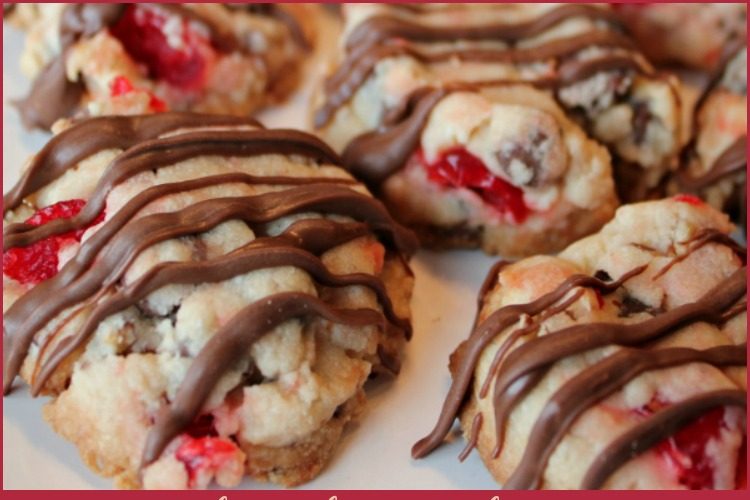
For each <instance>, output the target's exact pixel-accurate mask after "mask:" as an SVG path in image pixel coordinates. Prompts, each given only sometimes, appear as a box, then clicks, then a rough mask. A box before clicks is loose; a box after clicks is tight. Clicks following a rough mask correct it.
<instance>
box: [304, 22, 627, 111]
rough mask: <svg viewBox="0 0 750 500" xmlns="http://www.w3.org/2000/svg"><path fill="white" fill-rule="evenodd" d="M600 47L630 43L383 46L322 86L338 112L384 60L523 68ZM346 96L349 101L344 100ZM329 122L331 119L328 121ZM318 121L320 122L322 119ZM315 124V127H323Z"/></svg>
mask: <svg viewBox="0 0 750 500" xmlns="http://www.w3.org/2000/svg"><path fill="white" fill-rule="evenodd" d="M591 46H599V47H615V48H623V49H631V48H632V47H633V44H632V42H631V41H630V40H629V39H627V38H626V37H624V36H623V35H620V34H619V33H615V32H611V31H601V30H594V31H591V32H588V33H584V34H582V35H574V36H570V37H566V38H560V39H557V40H553V41H551V42H545V43H542V44H540V45H538V46H535V47H528V48H474V49H462V48H455V49H450V50H441V51H440V52H434V51H428V52H425V51H424V50H420V49H419V48H418V47H415V46H414V45H412V44H410V43H409V42H405V43H402V42H400V41H399V43H394V44H391V43H388V42H387V43H386V44H385V45H378V46H375V47H370V48H368V49H367V50H365V51H357V53H350V54H348V55H347V58H346V59H345V60H344V61H343V63H342V64H341V66H339V68H338V70H336V72H335V73H333V74H332V75H331V76H330V77H329V78H328V79H327V80H326V82H325V90H326V92H327V93H328V99H329V100H330V107H332V108H334V109H335V108H338V107H340V106H341V105H342V104H344V103H345V102H347V101H348V100H349V99H350V98H351V95H353V94H354V92H356V89H358V88H359V87H360V86H361V85H362V84H363V83H364V82H365V81H366V80H367V78H369V76H370V75H371V74H372V72H373V71H374V69H375V66H376V65H377V64H378V62H380V61H381V60H383V59H387V58H391V57H399V56H404V55H406V56H409V57H411V58H413V59H416V60H418V61H420V62H422V63H438V62H442V61H449V60H453V59H458V60H461V61H479V62H498V63H508V64H524V63H531V62H536V61H544V60H548V59H553V58H555V59H556V58H563V57H566V56H569V55H571V54H574V53H576V52H578V51H580V50H582V49H585V48H588V47H591ZM347 96H348V97H347ZM329 119H330V118H329ZM320 120H321V121H322V120H323V118H322V117H321V119H320ZM326 121H328V120H325V121H323V123H320V124H319V123H317V122H316V126H322V125H324V124H325V122H326Z"/></svg>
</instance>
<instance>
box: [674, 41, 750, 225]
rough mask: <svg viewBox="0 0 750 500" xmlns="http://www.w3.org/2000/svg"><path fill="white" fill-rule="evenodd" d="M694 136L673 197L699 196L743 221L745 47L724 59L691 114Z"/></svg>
mask: <svg viewBox="0 0 750 500" xmlns="http://www.w3.org/2000/svg"><path fill="white" fill-rule="evenodd" d="M694 125H695V137H694V139H693V141H692V142H691V143H690V144H689V145H688V146H687V150H686V153H685V155H684V158H685V162H684V165H683V166H682V168H681V169H680V170H679V171H678V172H677V173H676V174H675V176H674V178H673V179H672V181H671V182H670V185H669V190H670V191H671V192H673V193H674V192H680V191H682V192H691V193H696V194H699V195H700V196H701V197H703V198H704V199H705V200H706V201H708V202H709V203H710V204H711V205H712V206H714V207H716V208H718V209H719V210H724V211H727V212H729V213H730V214H732V217H733V218H734V219H735V220H738V221H740V220H741V221H744V219H745V201H744V198H745V186H746V184H747V181H746V177H747V176H746V173H745V170H746V166H747V159H746V154H745V152H746V149H747V148H746V144H747V47H744V46H741V47H737V49H736V50H735V53H734V54H733V55H730V56H729V57H727V58H726V60H725V62H724V66H723V67H721V68H719V71H718V72H717V73H716V76H715V78H714V81H713V82H712V84H711V85H710V86H709V88H708V89H706V91H705V92H704V95H703V96H702V98H701V99H700V101H699V106H698V107H697V109H696V110H695V116H694Z"/></svg>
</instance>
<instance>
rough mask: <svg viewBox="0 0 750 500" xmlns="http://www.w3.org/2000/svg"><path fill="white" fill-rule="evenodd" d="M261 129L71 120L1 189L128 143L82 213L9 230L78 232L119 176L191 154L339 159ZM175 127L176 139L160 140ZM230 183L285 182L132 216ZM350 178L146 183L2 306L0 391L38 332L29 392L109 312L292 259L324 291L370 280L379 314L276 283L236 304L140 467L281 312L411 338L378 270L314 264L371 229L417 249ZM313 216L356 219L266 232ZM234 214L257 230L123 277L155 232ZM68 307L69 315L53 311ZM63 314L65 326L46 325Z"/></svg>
mask: <svg viewBox="0 0 750 500" xmlns="http://www.w3.org/2000/svg"><path fill="white" fill-rule="evenodd" d="M258 127H259V126H258V124H257V123H255V122H254V121H252V120H247V119H239V118H223V117H214V116H201V115H194V114H184V113H166V114H163V115H153V116H144V117H127V118H126V117H104V118H97V119H93V120H90V121H86V122H82V123H79V124H77V125H75V126H74V127H72V128H71V129H69V130H67V131H66V132H64V133H62V134H60V135H59V136H57V137H55V138H54V139H53V140H52V141H51V142H50V144H48V146H47V147H46V148H45V149H44V150H42V152H40V154H39V155H38V156H37V158H35V160H34V161H33V162H32V164H31V168H30V169H29V171H28V172H27V174H26V175H25V176H24V178H23V179H22V180H21V182H19V185H17V186H16V188H14V189H13V190H12V191H11V193H9V195H8V196H6V200H9V201H10V206H11V207H14V206H15V205H17V204H20V203H21V202H22V201H23V199H24V198H25V197H27V196H28V195H30V194H33V193H34V192H36V191H37V190H38V189H40V188H41V187H43V186H45V185H46V184H48V183H49V182H51V181H53V180H55V179H57V178H59V177H60V176H61V175H62V174H63V173H65V172H66V171H67V170H68V169H70V168H73V167H74V166H75V165H76V164H77V163H78V162H80V161H82V160H84V159H86V158H88V157H90V156H92V155H94V154H96V153H97V152H99V151H103V150H107V149H113V148H117V149H123V150H124V151H123V152H122V153H120V154H119V155H118V156H117V157H116V158H115V159H114V160H113V161H112V162H111V163H110V164H109V165H108V166H107V168H106V170H105V171H104V173H103V174H102V177H101V179H100V181H99V182H98V184H97V186H96V188H95V190H94V192H93V194H92V195H91V197H90V199H89V200H88V202H87V204H86V207H85V208H84V210H82V211H81V212H80V213H79V215H78V216H76V217H73V218H70V219H64V220H63V219H60V220H57V221H52V222H50V223H48V224H45V225H43V226H39V227H28V226H25V225H23V224H20V225H18V224H17V225H13V226H11V227H10V228H9V231H7V232H6V235H4V239H5V240H6V242H9V243H10V244H11V246H22V245H28V244H30V243H32V242H35V241H39V240H40V239H43V238H46V237H48V236H51V235H55V234H60V233H64V232H67V231H70V230H71V229H74V228H82V227H86V225H87V224H88V223H89V222H90V221H91V220H93V219H94V218H95V217H96V216H97V214H98V213H99V212H100V211H101V210H103V209H104V207H105V204H106V199H107V195H108V194H109V193H110V192H111V190H112V189H113V188H114V187H115V186H117V185H118V184H120V183H122V182H124V181H126V180H127V179H129V178H132V177H133V176H134V175H137V174H138V173H139V172H143V171H146V170H155V169H158V168H162V167H167V166H172V165H175V164H179V162H182V161H185V160H188V159H191V158H196V157H212V156H224V157H250V156H258V155H264V154H283V155H293V156H294V157H298V158H301V160H299V161H301V162H309V164H310V165H311V166H313V165H315V164H336V163H337V162H338V161H337V156H336V154H335V153H333V152H332V151H331V150H330V149H329V148H328V147H327V146H326V145H325V144H323V143H322V142H320V141H319V140H317V139H315V138H314V137H312V136H309V135H307V134H304V133H301V132H296V131H292V130H265V129H263V128H258ZM204 128H205V129H204ZM169 132H171V133H173V134H172V135H168V136H167V137H163V136H164V135H165V134H167V133H169ZM98 133H100V134H101V135H97V134H98ZM228 184H248V185H259V186H263V185H266V186H277V187H281V188H283V189H280V190H272V191H267V192H263V191H261V192H260V194H255V195H251V196H233V197H224V198H209V199H207V200H204V201H198V202H195V203H193V204H191V205H189V206H187V207H185V208H182V209H179V210H177V211H174V212H166V213H153V214H150V215H144V216H140V217H139V216H138V214H139V213H141V211H142V210H143V209H144V208H145V207H146V206H148V205H149V204H151V203H152V202H154V201H157V200H159V199H161V198H164V197H166V196H169V195H173V194H177V193H184V192H189V191H194V190H198V189H202V188H206V187H211V186H219V185H228ZM355 186H356V181H354V180H353V179H351V178H334V177H327V176H326V177H323V176H321V177H290V176H255V175H250V174H247V173H243V172H234V173H224V174H218V175H207V176H205V177H199V178H194V179H189V180H185V181H178V182H171V183H165V184H157V185H154V186H152V187H150V188H147V189H145V190H143V191H141V192H140V193H138V194H137V195H135V196H134V197H133V198H131V199H129V200H128V201H127V202H126V203H125V204H124V205H123V206H122V207H121V208H120V209H119V210H118V211H117V212H115V213H112V214H108V218H107V219H106V221H105V222H104V223H102V224H101V225H100V226H98V227H97V228H96V229H95V230H94V231H93V233H92V234H91V236H90V237H89V238H87V239H85V240H84V242H83V243H82V244H81V246H80V248H79V249H78V252H77V254H76V255H75V257H74V258H73V259H71V260H70V261H68V263H66V264H65V265H64V266H63V268H62V269H61V270H60V271H59V272H58V273H57V274H56V275H55V276H54V277H52V278H50V279H48V280H47V281H44V282H42V283H40V284H38V285H37V286H35V287H34V288H32V289H31V290H29V291H28V292H26V293H25V294H24V295H22V296H21V297H20V298H19V299H18V300H17V301H16V302H15V303H13V304H12V305H11V306H10V307H9V308H8V310H7V311H6V313H5V315H4V338H3V344H4V362H5V363H4V380H3V386H4V387H3V389H4V392H5V393H6V394H7V393H8V392H9V391H10V389H11V387H12V383H13V380H14V378H15V377H16V375H17V374H18V372H19V370H20V368H21V365H22V363H23V361H24V359H25V358H26V356H27V354H28V350H29V348H30V346H31V345H32V343H34V342H35V341H36V343H37V345H38V348H39V354H38V358H37V359H36V364H35V366H34V367H33V371H32V373H31V381H30V382H31V384H32V392H33V394H35V395H37V394H40V393H42V392H43V391H44V390H45V388H47V383H48V382H49V381H50V379H51V378H52V377H53V375H55V374H56V373H57V372H58V370H59V369H60V367H61V366H62V365H63V364H64V362H65V361H66V360H75V357H76V356H77V355H78V354H79V353H80V352H82V349H83V348H84V347H85V346H86V344H87V342H88V340H89V339H90V338H91V336H92V335H93V334H94V332H95V331H96V329H97V327H98V326H99V324H100V323H101V322H102V321H103V320H105V319H106V318H107V317H109V316H111V315H113V314H116V313H118V312H121V311H123V310H125V309H127V308H129V307H131V306H137V305H138V304H140V303H141V302H142V301H143V300H144V299H146V298H147V297H148V296H149V295H150V294H151V293H153V292H155V291H156V290H159V289H161V288H163V287H165V286H168V285H172V284H201V283H216V282H221V281H225V280H227V279H231V278H232V277H234V276H239V275H242V274H246V273H248V272H252V271H255V270H259V269H266V268H274V267H284V266H293V267H297V268H300V269H302V270H304V271H305V272H307V273H308V274H309V275H310V276H311V278H312V279H313V280H314V282H315V283H316V284H317V285H319V286H322V287H334V288H337V287H348V286H364V287H367V288H368V289H370V290H371V291H372V292H373V293H374V295H375V297H376V298H377V302H378V304H379V306H380V307H379V308H378V309H335V308H332V307H331V306H329V305H327V304H326V303H324V302H323V301H322V300H321V299H318V298H315V297H314V296H312V295H309V294H304V293H297V292H283V293H278V294H275V295H270V296H268V297H265V298H263V299H261V300H259V301H257V302H254V303H252V304H250V305H248V306H247V307H245V308H244V309H242V310H241V311H240V312H238V313H237V314H236V315H235V316H234V317H233V318H232V319H231V320H230V321H229V323H227V324H226V325H224V326H223V327H222V328H221V330H219V331H218V332H217V333H216V334H215V335H214V336H212V338H211V340H210V341H209V342H208V343H207V344H206V345H205V346H204V348H203V349H202V350H201V352H200V353H199V354H198V356H197V357H196V358H195V360H194V362H193V363H192V365H191V367H190V368H189V370H188V374H187V376H186V378H185V380H183V382H182V384H181V386H180V388H179V390H178V392H177V396H176V398H175V399H174V401H172V402H171V404H170V405H168V406H167V407H165V408H164V409H163V411H162V412H161V413H160V414H159V415H158V416H157V419H156V423H155V425H154V427H153V428H151V429H150V431H149V435H148V439H147V444H146V448H145V450H144V454H143V462H144V465H147V464H149V463H150V462H152V461H153V460H155V459H157V458H158V457H159V455H160V454H161V452H162V451H163V449H164V447H165V446H166V445H167V444H168V443H169V442H170V441H171V440H172V439H173V438H174V437H175V436H176V435H177V434H179V433H180V431H181V430H182V428H184V426H185V425H187V424H189V423H190V422H192V421H193V420H194V418H196V417H197V416H198V415H199V412H200V410H201V408H202V407H203V404H204V402H205V400H206V398H207V397H208V395H209V393H210V392H211V390H212V389H213V387H214V386H215V384H216V382H217V381H218V380H219V378H220V377H221V376H222V375H223V373H224V371H225V370H227V369H229V368H231V366H233V365H234V364H235V363H236V361H237V359H238V357H239V356H243V355H245V354H243V353H247V348H248V347H249V346H250V345H252V343H253V342H255V341H257V340H258V339H259V338H261V337H262V336H263V335H265V334H266V333H267V332H269V331H271V330H272V329H273V328H274V327H275V326H278V325H280V324H281V323H283V322H285V321H288V320H290V319H293V318H301V319H302V318H313V317H320V318H323V319H324V320H328V321H332V322H337V323H341V324H346V325H350V326H355V327H359V326H365V325H375V326H378V327H379V328H380V329H381V331H382V332H384V334H387V335H399V336H403V337H405V338H407V339H408V338H409V337H410V335H411V326H410V323H409V321H408V320H406V319H404V318H401V317H399V316H398V315H397V314H396V312H395V310H394V307H393V304H392V303H391V300H390V297H389V295H388V293H387V291H386V288H385V285H384V283H383V282H382V280H381V279H380V278H379V277H378V276H373V275H370V274H364V273H353V274H343V275H336V274H332V273H331V272H330V271H329V270H328V269H327V267H326V266H325V265H324V264H323V262H322V260H321V255H322V254H323V253H325V252H326V251H328V250H330V249H332V248H334V247H337V246H339V245H341V244H344V243H346V242H348V241H351V240H353V239H355V238H359V237H362V236H368V235H376V236H381V237H382V240H383V241H384V242H385V244H386V245H387V246H388V247H390V249H391V250H390V252H391V255H393V256H394V257H396V258H400V256H401V255H402V254H407V255H411V253H413V251H414V250H415V246H416V241H415V239H414V236H413V235H412V234H411V233H410V232H408V231H407V230H405V229H404V228H402V227H401V226H399V225H398V224H396V223H395V222H394V221H393V219H392V218H391V217H390V215H389V214H388V212H387V211H386V210H385V208H384V207H383V205H382V204H381V203H380V202H378V201H377V200H375V199H373V198H372V197H370V196H368V195H366V194H362V193H360V192H358V191H356V190H355V189H353V188H354V187H355ZM311 212H312V213H316V214H321V216H325V215H329V214H330V215H340V216H345V217H348V218H351V219H353V220H352V221H349V222H346V221H338V220H331V219H327V218H324V217H321V216H312V217H307V218H302V219H299V220H296V221H295V222H293V223H292V224H291V225H290V226H289V227H287V228H286V229H285V230H284V231H283V232H282V233H281V234H271V233H269V232H268V226H267V224H268V223H271V222H273V221H276V220H278V219H279V218H281V217H285V216H289V215H294V214H307V213H311ZM229 220H242V221H244V222H246V223H247V224H248V225H249V226H250V227H251V229H252V230H253V232H254V233H255V234H256V239H254V240H252V241H251V242H249V243H247V244H246V245H245V246H243V247H240V248H238V249H236V250H234V251H232V252H230V253H228V254H226V255H223V256H220V257H215V258H212V259H210V260H207V257H206V255H205V253H203V254H202V256H198V258H199V259H200V260H197V261H189V262H161V263H159V264H157V265H156V266H154V267H152V268H151V269H150V270H148V271H147V272H146V273H144V274H143V275H141V276H140V277H138V278H137V279H136V280H135V281H133V282H132V283H128V284H124V282H123V277H124V276H125V273H126V271H127V270H128V268H129V267H130V265H131V263H132V262H133V260H134V259H135V258H136V257H137V256H138V255H139V254H140V253H141V252H142V251H143V250H145V249H147V248H149V247H152V246H153V245H155V244H157V243H159V242H162V241H166V240H170V239H173V238H179V237H189V236H193V235H196V234H200V233H204V232H206V231H209V230H211V229H212V228H214V227H216V226H217V225H219V224H221V223H223V222H225V221H229ZM66 311H67V312H66ZM63 313H64V314H65V317H61V314H63ZM57 318H61V321H57V323H54V320H55V319H57ZM72 318H77V319H79V320H80V321H81V323H80V324H79V326H78V327H76V328H74V329H73V328H69V327H68V323H69V322H70V320H71V319H72ZM46 325H54V326H53V329H52V330H51V331H48V332H46V334H45V335H44V336H43V338H40V337H41V336H40V335H38V334H39V332H40V331H41V330H42V329H44V328H45V326H46ZM395 361H397V360H395ZM394 366H395V365H394Z"/></svg>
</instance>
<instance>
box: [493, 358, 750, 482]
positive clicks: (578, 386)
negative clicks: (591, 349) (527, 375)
mask: <svg viewBox="0 0 750 500" xmlns="http://www.w3.org/2000/svg"><path fill="white" fill-rule="evenodd" d="M746 349H747V346H746V345H739V346H734V345H732V346H719V347H714V348H711V349H708V350H705V351H701V350H696V349H689V348H684V347H676V348H667V349H658V350H653V351H652V350H643V349H634V348H625V349H623V350H621V351H618V352H617V353H615V354H613V355H611V356H608V357H606V358H604V359H603V360H602V361H599V362H598V363H596V364H595V365H593V366H591V367H589V368H587V369H586V370H584V371H582V372H581V373H579V374H578V375H576V376H575V377H573V378H572V379H570V380H569V381H567V382H566V383H565V384H564V385H563V386H562V387H561V388H560V389H558V390H557V391H556V392H555V394H554V395H553V396H552V397H551V398H550V399H549V401H548V402H547V404H546V405H545V406H544V408H543V409H542V411H541V412H540V414H539V417H538V418H537V420H536V423H535V424H534V427H533V428H532V430H531V434H530V436H529V440H528V444H527V445H526V449H525V450H524V454H523V456H522V458H521V460H520V462H519V463H518V465H517V466H516V469H515V470H514V471H513V473H512V474H511V475H510V477H509V479H508V480H507V481H506V482H505V484H504V487H505V488H507V489H512V490H518V489H535V488H538V487H539V486H540V484H541V481H542V476H543V474H544V470H545V468H546V466H547V462H548V460H549V457H550V456H551V455H552V453H553V452H554V451H555V449H556V447H557V445H558V444H559V443H560V441H562V439H563V437H564V436H565V434H566V433H567V432H568V429H570V427H571V425H572V424H573V422H575V420H576V419H577V418H578V416H579V415H581V414H582V413H583V412H584V411H586V410H587V409H589V408H591V407H592V406H594V405H595V404H597V403H598V402H599V401H601V400H602V399H604V398H606V397H607V396H610V395H611V394H613V393H615V392H617V391H618V390H619V389H620V388H622V387H623V386H624V385H625V384H627V383H628V382H630V381H631V380H633V379H634V378H636V377H637V376H638V375H640V374H642V373H644V372H646V371H651V370H657V369H661V368H667V367H672V366H676V365H682V364H687V363H694V362H701V363H709V364H711V365H714V366H739V365H743V364H745V363H746V362H747V352H746Z"/></svg>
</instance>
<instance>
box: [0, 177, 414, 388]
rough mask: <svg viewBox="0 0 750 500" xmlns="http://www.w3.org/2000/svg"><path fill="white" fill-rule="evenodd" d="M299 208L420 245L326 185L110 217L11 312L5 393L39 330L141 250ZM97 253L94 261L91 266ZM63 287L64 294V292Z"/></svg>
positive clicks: (376, 211)
mask: <svg viewBox="0 0 750 500" xmlns="http://www.w3.org/2000/svg"><path fill="white" fill-rule="evenodd" d="M300 212H320V213H324V214H328V213H330V214H341V215H346V216H349V217H352V218H354V219H358V220H365V221H367V223H368V224H369V225H370V227H371V228H373V229H374V230H376V231H385V232H389V231H393V233H394V239H395V240H396V241H397V245H398V246H399V247H400V248H407V247H408V248H410V249H411V250H412V251H413V250H414V248H415V244H416V243H415V240H414V237H413V235H412V234H411V233H409V232H408V231H406V230H404V229H403V228H400V226H398V225H396V224H395V223H394V222H393V220H392V219H391V217H390V216H389V215H388V213H387V211H386V210H385V208H384V207H383V205H382V204H380V203H379V202H377V201H376V200H374V199H372V198H371V197H369V196H366V195H362V194H359V193H357V192H354V191H352V190H351V189H347V188H342V187H338V186H332V185H325V184H322V185H316V184H310V185H307V186H300V187H295V188H291V189H288V190H284V191H281V192H272V193H266V194H262V195H258V196H254V197H235V198H218V199H211V200H207V201H203V202H200V203H196V204H194V205H191V206H189V207H187V208H185V209H183V210H180V211H178V212H174V213H163V214H154V215H149V216H145V217H142V218H139V219H136V220H135V221H133V222H132V223H129V224H127V225H125V226H124V227H123V228H122V230H120V231H117V229H114V230H113V229H111V228H114V227H115V225H110V223H111V221H109V222H108V223H107V224H105V225H104V226H103V227H102V228H101V229H99V230H98V231H97V232H96V233H95V234H94V235H93V236H92V237H91V238H90V239H88V240H87V241H86V242H85V243H84V244H83V245H82V246H81V248H80V250H79V252H78V254H77V255H76V257H75V258H74V259H72V260H71V261H70V262H68V263H67V264H66V265H65V266H64V267H63V269H61V270H60V272H59V273H58V274H57V275H56V276H54V277H53V278H51V279H49V280H47V281H45V282H43V283H41V284H39V285H37V286H36V287H35V288H33V289H32V290H30V291H29V292H28V293H26V294H25V295H23V296H22V297H21V298H19V300H18V301H17V302H15V303H14V304H13V305H12V306H11V307H10V308H9V309H8V311H7V312H6V314H5V336H4V344H5V345H4V347H5V348H4V350H3V355H4V359H5V366H4V380H3V384H4V387H3V389H4V392H5V393H6V394H7V393H8V391H9V390H10V388H11V385H12V382H13V379H14V378H15V376H16V375H17V374H18V370H19V369H20V366H21V363H22V361H23V359H24V357H25V355H26V353H27V351H28V349H29V346H30V345H31V342H32V340H33V338H34V334H35V333H36V331H38V330H39V329H40V328H41V327H42V326H43V325H44V324H45V323H47V322H48V321H50V320H51V319H52V318H54V317H55V316H56V315H57V314H59V313H60V312H62V311H63V310H64V309H65V308H66V307H69V306H71V305H73V304H75V303H78V302H80V301H82V300H83V299H84V298H86V297H90V296H91V295H93V294H94V293H96V292H97V291H98V290H99V289H101V288H106V287H108V286H110V285H112V284H114V283H116V282H117V281H118V280H119V279H120V277H121V276H122V274H123V273H124V272H125V270H126V269H127V267H128V266H129V264H130V263H131V262H132V260H133V259H134V258H135V257H136V256H137V255H138V253H140V252H141V251H142V250H143V249H145V248H148V247H150V246H152V245H154V244H156V243H158V242H161V241H165V240H167V239H172V238H176V237H180V236H188V235H191V234H196V233H201V232H205V231H207V230H209V229H211V228H213V227H215V226H216V225H218V224H220V223H221V222H224V221H227V220H230V219H239V220H243V221H245V222H247V223H248V224H251V225H253V224H256V225H257V224H264V223H267V222H270V221H273V220H276V219H278V218H280V217H283V216H286V215H290V214H294V213H300ZM117 217H118V216H117V215H116V216H115V218H117ZM396 233H401V234H396ZM105 245H106V246H105ZM401 245H405V247H401ZM95 258H97V265H96V266H91V263H92V262H93V261H94V259H95ZM63 289H64V290H65V293H60V291H61V290H63Z"/></svg>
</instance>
